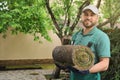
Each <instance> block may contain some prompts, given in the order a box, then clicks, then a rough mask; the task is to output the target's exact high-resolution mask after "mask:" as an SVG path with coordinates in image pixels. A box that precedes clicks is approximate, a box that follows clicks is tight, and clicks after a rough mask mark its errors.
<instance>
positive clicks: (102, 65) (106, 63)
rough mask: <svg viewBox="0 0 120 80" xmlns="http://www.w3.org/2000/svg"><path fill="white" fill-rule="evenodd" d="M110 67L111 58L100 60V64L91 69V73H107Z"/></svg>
mask: <svg viewBox="0 0 120 80" xmlns="http://www.w3.org/2000/svg"><path fill="white" fill-rule="evenodd" d="M108 67H109V58H100V62H98V63H97V64H95V65H94V66H93V67H92V68H90V69H89V72H90V73H96V72H101V71H106V70H107V69H108Z"/></svg>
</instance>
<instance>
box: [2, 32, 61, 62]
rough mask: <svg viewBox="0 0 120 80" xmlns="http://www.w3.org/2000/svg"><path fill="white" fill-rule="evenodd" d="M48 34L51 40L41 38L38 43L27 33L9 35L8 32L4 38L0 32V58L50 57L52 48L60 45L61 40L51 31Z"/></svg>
mask: <svg viewBox="0 0 120 80" xmlns="http://www.w3.org/2000/svg"><path fill="white" fill-rule="evenodd" d="M49 35H50V37H51V38H52V42H48V41H46V40H45V39H43V38H41V40H42V43H39V42H38V41H34V38H33V36H31V35H29V34H22V33H20V34H18V35H11V34H10V32H8V33H7V37H6V39H4V38H2V35H1V34H0V60H16V59H46V58H47V59H48V58H50V59H51V58H52V50H53V49H54V47H55V46H58V45H61V42H60V40H59V38H58V37H57V36H56V34H55V33H52V31H50V32H49Z"/></svg>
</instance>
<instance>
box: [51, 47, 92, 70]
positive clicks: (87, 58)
mask: <svg viewBox="0 0 120 80" xmlns="http://www.w3.org/2000/svg"><path fill="white" fill-rule="evenodd" d="M52 57H53V60H54V63H55V64H58V65H60V66H75V67H76V68H77V69H79V70H87V69H89V68H91V67H92V66H93V65H94V53H93V52H92V51H91V49H90V48H88V47H87V46H81V45H62V46H56V47H55V48H54V49H53V52H52Z"/></svg>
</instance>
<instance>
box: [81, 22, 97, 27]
mask: <svg viewBox="0 0 120 80" xmlns="http://www.w3.org/2000/svg"><path fill="white" fill-rule="evenodd" d="M86 21H89V20H84V21H82V23H83V25H84V27H85V28H91V27H93V26H95V25H96V22H91V21H89V22H86Z"/></svg>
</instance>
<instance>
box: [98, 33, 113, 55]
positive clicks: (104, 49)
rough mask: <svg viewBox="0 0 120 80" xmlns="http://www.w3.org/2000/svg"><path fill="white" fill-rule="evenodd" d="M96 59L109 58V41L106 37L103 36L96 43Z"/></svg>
mask: <svg viewBox="0 0 120 80" xmlns="http://www.w3.org/2000/svg"><path fill="white" fill-rule="evenodd" d="M97 54H98V57H110V56H111V55H110V40H109V37H108V35H106V34H103V35H102V36H100V37H99V39H98V42H97Z"/></svg>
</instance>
